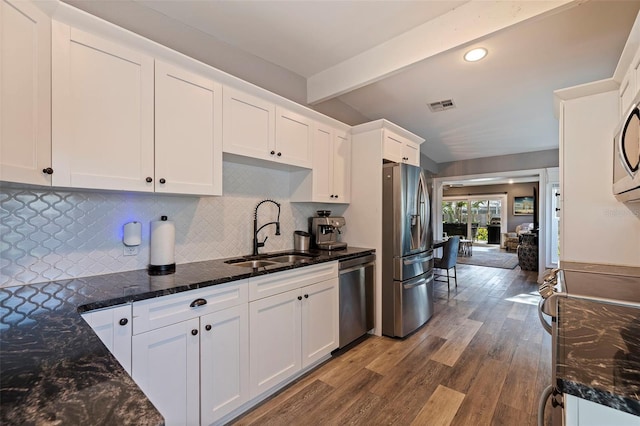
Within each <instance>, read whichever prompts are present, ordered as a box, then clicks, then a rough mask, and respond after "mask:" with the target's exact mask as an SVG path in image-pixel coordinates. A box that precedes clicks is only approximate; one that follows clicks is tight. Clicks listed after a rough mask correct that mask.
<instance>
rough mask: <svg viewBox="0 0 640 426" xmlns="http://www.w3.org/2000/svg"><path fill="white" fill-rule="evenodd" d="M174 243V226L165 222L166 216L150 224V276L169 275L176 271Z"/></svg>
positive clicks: (169, 222)
mask: <svg viewBox="0 0 640 426" xmlns="http://www.w3.org/2000/svg"><path fill="white" fill-rule="evenodd" d="M175 241H176V228H175V224H174V223H173V221H171V220H167V216H162V218H161V220H154V221H152V222H151V250H150V255H149V273H150V274H155V275H162V274H169V273H171V272H174V271H175V270H176V261H175Z"/></svg>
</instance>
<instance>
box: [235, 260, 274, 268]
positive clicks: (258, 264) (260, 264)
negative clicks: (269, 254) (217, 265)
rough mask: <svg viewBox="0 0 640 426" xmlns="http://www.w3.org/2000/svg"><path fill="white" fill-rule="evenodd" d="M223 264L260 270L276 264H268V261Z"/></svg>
mask: <svg viewBox="0 0 640 426" xmlns="http://www.w3.org/2000/svg"><path fill="white" fill-rule="evenodd" d="M225 263H229V264H231V265H233V266H241V267H244V268H262V267H263V266H269V265H275V264H276V263H277V262H269V261H268V260H246V261H244V262H233V261H227V262H225Z"/></svg>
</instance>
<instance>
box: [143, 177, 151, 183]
mask: <svg viewBox="0 0 640 426" xmlns="http://www.w3.org/2000/svg"><path fill="white" fill-rule="evenodd" d="M145 180H146V181H147V183H151V182H153V178H152V177H151V176H147V178H146V179H145Z"/></svg>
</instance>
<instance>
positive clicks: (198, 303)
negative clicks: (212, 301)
mask: <svg viewBox="0 0 640 426" xmlns="http://www.w3.org/2000/svg"><path fill="white" fill-rule="evenodd" d="M206 304H207V300H206V299H196V300H194V301H193V302H191V304H190V305H189V306H191V307H192V308H195V307H196V306H203V305H206Z"/></svg>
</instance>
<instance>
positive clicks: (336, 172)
mask: <svg viewBox="0 0 640 426" xmlns="http://www.w3.org/2000/svg"><path fill="white" fill-rule="evenodd" d="M333 201H334V202H338V203H348V202H350V201H351V139H350V138H349V134H348V133H346V132H341V131H337V130H336V132H335V135H334V138H333Z"/></svg>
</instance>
